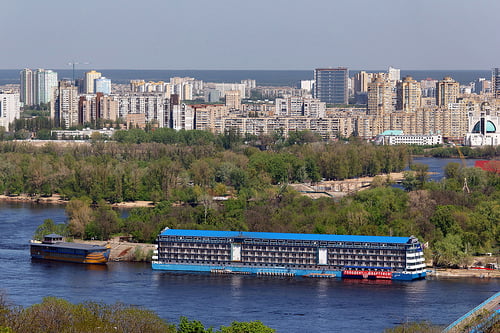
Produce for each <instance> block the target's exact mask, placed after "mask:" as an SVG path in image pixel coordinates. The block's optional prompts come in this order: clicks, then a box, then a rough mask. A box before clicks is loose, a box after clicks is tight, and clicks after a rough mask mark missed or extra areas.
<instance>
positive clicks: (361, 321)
mask: <svg viewBox="0 0 500 333" xmlns="http://www.w3.org/2000/svg"><path fill="white" fill-rule="evenodd" d="M433 161H434V160H431V161H430V162H433ZM419 162H422V161H419ZM445 164H446V163H445ZM432 168H433V167H432V166H430V169H431V170H432ZM0 211H1V214H0V268H1V269H0V290H1V291H3V292H4V293H5V294H6V296H7V298H8V300H9V302H11V303H12V304H16V305H22V306H29V305H32V304H35V303H39V302H40V301H41V300H42V298H43V297H46V296H57V297H62V298H64V299H67V300H69V301H71V302H75V303H76V302H83V301H99V302H105V303H114V302H123V303H126V304H134V305H138V306H142V307H145V308H147V309H150V310H153V311H155V312H156V313H157V314H158V315H159V316H161V317H162V318H164V319H165V320H167V321H170V322H173V323H177V322H178V320H179V317H180V316H187V317H188V318H190V319H197V320H200V321H201V322H202V323H203V324H204V325H205V326H213V327H219V326H220V325H229V324H230V323H231V321H234V320H237V321H252V320H261V321H262V322H263V323H264V324H266V325H268V326H270V327H272V328H275V329H277V331H278V332H381V331H383V329H385V328H388V327H392V326H394V325H396V324H398V323H401V322H406V321H415V320H416V321H420V320H427V321H430V322H432V323H434V324H438V325H447V324H449V323H451V322H452V321H454V320H455V319H457V318H458V317H460V316H461V315H462V314H464V313H466V312H467V311H469V310H470V309H471V308H473V307H474V306H476V305H477V304H479V303H481V302H482V301H483V300H484V299H486V298H488V297H489V296H491V295H492V294H493V293H495V292H497V291H498V290H500V281H498V279H497V280H490V279H427V280H423V281H414V282H396V281H381V282H378V281H362V280H359V281H358V280H355V281H352V280H337V279H307V278H273V277H254V276H238V275H222V276H221V275H210V274H194V273H193V274H189V273H168V272H160V271H152V270H151V268H150V265H149V264H141V263H139V264H135V263H120V262H111V263H109V264H108V265H107V266H98V267H92V266H85V265H78V264H67V263H57V262H43V261H41V262H40V261H38V262H32V261H31V259H30V256H29V248H28V240H29V239H30V238H31V237H32V235H33V233H34V231H35V229H36V227H37V226H38V225H39V224H41V223H42V221H43V220H44V219H46V218H51V219H53V220H54V221H55V222H56V223H61V222H64V221H65V219H66V217H65V215H64V207H61V206H42V205H31V204H27V203H5V202H3V203H0Z"/></svg>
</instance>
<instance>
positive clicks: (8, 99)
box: [0, 92, 21, 130]
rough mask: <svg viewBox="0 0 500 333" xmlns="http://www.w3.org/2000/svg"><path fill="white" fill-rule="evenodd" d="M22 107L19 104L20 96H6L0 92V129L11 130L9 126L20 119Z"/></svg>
mask: <svg viewBox="0 0 500 333" xmlns="http://www.w3.org/2000/svg"><path fill="white" fill-rule="evenodd" d="M20 113H21V105H20V103H19V94H5V93H2V92H0V127H3V128H4V129H6V130H8V129H9V124H10V123H12V122H13V121H14V119H19V118H20Z"/></svg>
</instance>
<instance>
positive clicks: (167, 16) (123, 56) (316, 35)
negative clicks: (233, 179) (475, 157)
mask: <svg viewBox="0 0 500 333" xmlns="http://www.w3.org/2000/svg"><path fill="white" fill-rule="evenodd" d="M499 12H500V1H498V0H473V1H471V0H468V1H465V0H344V1H340V0H302V1H298V0H245V1H243V0H142V1H139V0H80V1H74V0H45V1H41V0H16V1H8V0H2V1H1V3H0V29H1V31H2V34H1V36H0V41H1V47H0V68H1V69H21V68H51V69H64V68H69V67H70V66H69V65H68V63H70V62H76V63H81V65H77V66H79V67H80V68H82V69H87V68H89V69H90V68H93V69H94V68H95V69H290V70H299V69H301V70H309V69H314V68H319V67H338V66H345V67H349V68H352V69H367V70H371V69H385V68H387V67H388V66H393V67H396V68H401V69H406V70H410V69H490V68H492V67H499V66H500V36H499V34H498V33H499V31H500V23H499V20H498V13H499ZM84 63H88V64H84Z"/></svg>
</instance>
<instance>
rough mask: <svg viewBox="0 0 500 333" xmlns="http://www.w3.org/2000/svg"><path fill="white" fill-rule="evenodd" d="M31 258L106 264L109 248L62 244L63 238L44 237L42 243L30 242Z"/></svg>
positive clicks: (55, 235) (54, 236)
mask: <svg viewBox="0 0 500 333" xmlns="http://www.w3.org/2000/svg"><path fill="white" fill-rule="evenodd" d="M30 252H31V257H32V258H34V259H46V260H57V261H68V262H75V263H83V264H106V263H107V262H108V259H109V253H110V248H109V247H105V246H99V245H90V244H81V243H73V242H64V241H63V237H62V236H61V235H57V234H50V235H46V236H45V237H44V239H43V241H36V240H32V241H31V242H30Z"/></svg>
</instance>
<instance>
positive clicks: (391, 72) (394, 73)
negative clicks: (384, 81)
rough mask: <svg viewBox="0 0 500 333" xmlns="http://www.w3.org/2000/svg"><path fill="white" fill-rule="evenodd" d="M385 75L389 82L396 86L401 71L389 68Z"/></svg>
mask: <svg viewBox="0 0 500 333" xmlns="http://www.w3.org/2000/svg"><path fill="white" fill-rule="evenodd" d="M387 74H388V76H389V80H390V81H391V83H392V84H393V85H396V82H398V81H400V80H401V70H400V69H398V68H394V67H390V66H389V69H388V70H387Z"/></svg>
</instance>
